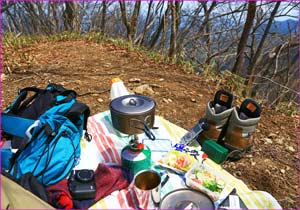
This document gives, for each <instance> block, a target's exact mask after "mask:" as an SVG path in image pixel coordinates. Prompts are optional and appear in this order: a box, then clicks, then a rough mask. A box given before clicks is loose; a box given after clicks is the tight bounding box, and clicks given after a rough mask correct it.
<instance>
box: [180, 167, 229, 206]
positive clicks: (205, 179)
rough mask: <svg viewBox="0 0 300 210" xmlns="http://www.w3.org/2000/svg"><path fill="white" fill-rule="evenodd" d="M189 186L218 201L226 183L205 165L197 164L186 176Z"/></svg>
mask: <svg viewBox="0 0 300 210" xmlns="http://www.w3.org/2000/svg"><path fill="white" fill-rule="evenodd" d="M185 178H186V184H187V186H189V187H191V188H193V189H196V190H200V191H202V192H204V193H206V194H207V195H208V196H209V197H210V198H211V199H213V201H217V200H218V199H219V197H220V194H221V192H222V191H223V189H224V188H225V181H224V180H223V179H222V178H221V176H219V175H218V174H217V173H216V172H215V171H213V170H212V169H210V168H209V167H207V166H205V165H203V164H195V165H194V166H193V167H192V168H191V169H190V170H189V171H188V172H187V173H186V174H185Z"/></svg>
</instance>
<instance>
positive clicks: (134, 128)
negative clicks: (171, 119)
mask: <svg viewBox="0 0 300 210" xmlns="http://www.w3.org/2000/svg"><path fill="white" fill-rule="evenodd" d="M155 106H156V104H155V101H154V100H153V99H151V98H149V97H147V96H144V95H125V96H121V97H118V98H115V99H113V100H112V101H111V102H110V104H109V108H110V114H111V119H112V124H113V127H114V128H115V129H117V130H119V131H120V132H122V133H126V134H139V133H143V132H145V133H146V135H147V136H148V137H149V138H150V139H155V137H154V135H153V134H152V133H151V131H150V128H153V124H154V118H155Z"/></svg>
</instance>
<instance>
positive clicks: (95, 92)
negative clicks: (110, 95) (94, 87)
mask: <svg viewBox="0 0 300 210" xmlns="http://www.w3.org/2000/svg"><path fill="white" fill-rule="evenodd" d="M109 91H110V89H107V90H103V91H91V92H86V93H82V94H78V95H77V96H78V97H81V96H86V95H93V94H97V95H100V94H103V93H106V92H109Z"/></svg>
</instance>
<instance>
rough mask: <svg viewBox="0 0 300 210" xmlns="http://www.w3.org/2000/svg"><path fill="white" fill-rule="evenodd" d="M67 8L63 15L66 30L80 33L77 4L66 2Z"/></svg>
mask: <svg viewBox="0 0 300 210" xmlns="http://www.w3.org/2000/svg"><path fill="white" fill-rule="evenodd" d="M65 6H66V8H65V10H64V13H63V19H64V27H65V30H69V31H79V23H78V20H77V6H78V5H77V3H76V2H66V3H65Z"/></svg>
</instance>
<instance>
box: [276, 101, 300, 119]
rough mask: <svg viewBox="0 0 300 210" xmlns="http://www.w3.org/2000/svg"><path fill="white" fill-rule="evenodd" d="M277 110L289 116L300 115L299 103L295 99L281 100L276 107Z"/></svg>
mask: <svg viewBox="0 0 300 210" xmlns="http://www.w3.org/2000/svg"><path fill="white" fill-rule="evenodd" d="M275 109H276V111H279V112H281V113H284V114H286V115H288V116H294V115H299V105H298V104H297V103H295V102H293V101H291V102H286V101H285V102H280V103H278V104H277V105H276V107H275Z"/></svg>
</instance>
